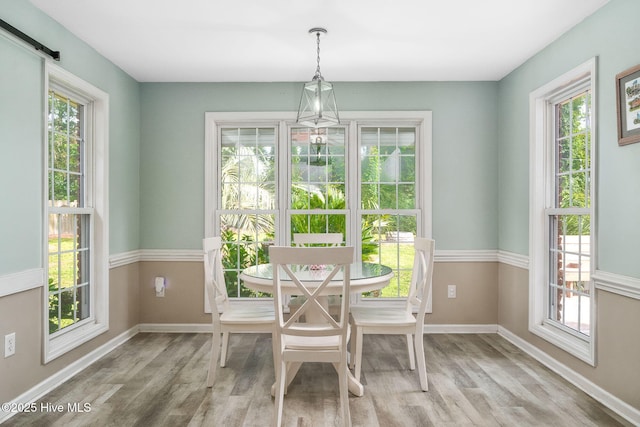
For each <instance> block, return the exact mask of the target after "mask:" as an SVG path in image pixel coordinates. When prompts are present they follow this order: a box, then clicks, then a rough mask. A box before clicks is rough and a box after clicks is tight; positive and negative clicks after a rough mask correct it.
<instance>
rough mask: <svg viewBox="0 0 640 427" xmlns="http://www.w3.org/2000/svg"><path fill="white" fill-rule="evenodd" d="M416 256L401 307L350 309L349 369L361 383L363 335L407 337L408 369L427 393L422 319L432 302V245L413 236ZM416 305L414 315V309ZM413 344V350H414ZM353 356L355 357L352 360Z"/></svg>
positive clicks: (433, 247) (433, 243)
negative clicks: (407, 293)
mask: <svg viewBox="0 0 640 427" xmlns="http://www.w3.org/2000/svg"><path fill="white" fill-rule="evenodd" d="M414 248H415V256H414V262H413V272H412V274H411V285H410V288H409V297H408V298H407V303H406V304H405V306H404V308H381V307H352V308H351V327H352V334H353V336H354V339H352V340H351V356H352V358H351V361H350V366H351V368H353V369H354V375H355V377H356V379H357V380H358V381H359V380H360V373H361V370H362V347H363V336H364V335H365V334H387V335H406V337H407V351H408V353H409V368H410V369H411V370H415V368H416V354H417V359H418V373H419V376H420V387H421V388H422V391H428V389H429V386H428V383H427V369H426V365H425V359H424V341H423V334H424V316H425V310H426V307H427V303H428V301H429V300H430V299H431V279H432V275H433V254H434V250H435V242H434V241H433V240H431V239H425V238H421V237H416V238H415V240H414ZM415 306H417V313H416V315H415V316H414V315H413V313H412V311H413V307H415ZM414 343H415V349H414ZM354 355H355V357H354Z"/></svg>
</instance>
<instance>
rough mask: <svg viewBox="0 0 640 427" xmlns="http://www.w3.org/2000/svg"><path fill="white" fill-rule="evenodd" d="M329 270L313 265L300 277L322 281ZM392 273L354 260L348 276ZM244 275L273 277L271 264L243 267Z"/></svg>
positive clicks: (375, 265) (377, 265)
mask: <svg viewBox="0 0 640 427" xmlns="http://www.w3.org/2000/svg"><path fill="white" fill-rule="evenodd" d="M330 271H331V270H329V269H328V268H326V267H325V266H321V265H318V266H313V267H312V268H310V269H308V270H306V271H302V272H300V274H301V276H300V278H301V279H302V280H305V281H310V282H313V281H319V282H320V281H322V280H323V279H324V278H325V277H326V276H327V275H328V274H329V273H330ZM391 273H392V271H391V268H390V267H387V266H386V265H382V264H374V263H370V262H356V263H353V264H351V270H350V275H349V277H350V278H351V280H361V279H372V278H376V277H381V276H387V275H390V274H391ZM242 274H243V275H244V276H248V277H253V278H256V279H263V280H265V279H269V280H272V279H273V266H272V265H271V264H259V265H254V266H252V267H248V268H245V269H244V270H243V271H242ZM341 274H342V273H338V274H336V277H335V279H336V280H340V279H341V278H342V275H341ZM287 279H288V277H286V275H283V276H282V280H287Z"/></svg>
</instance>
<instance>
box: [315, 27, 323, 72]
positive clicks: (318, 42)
mask: <svg viewBox="0 0 640 427" xmlns="http://www.w3.org/2000/svg"><path fill="white" fill-rule="evenodd" d="M316 37H317V41H316V43H317V45H318V49H317V60H318V66H317V67H316V75H315V76H314V78H313V79H314V80H316V79H319V80H324V79H323V78H322V73H321V72H320V31H318V32H317V33H316Z"/></svg>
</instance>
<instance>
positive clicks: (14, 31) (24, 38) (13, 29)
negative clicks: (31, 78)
mask: <svg viewBox="0 0 640 427" xmlns="http://www.w3.org/2000/svg"><path fill="white" fill-rule="evenodd" d="M0 27H2V28H3V29H5V30H6V31H7V32H9V33H11V34H13V35H14V36H16V37H18V38H19V39H20V40H22V41H24V42H26V43H28V44H30V45H31V46H33V47H34V48H35V49H36V50H40V51H42V52H43V53H46V54H47V55H49V56H50V57H52V58H53V59H55V60H56V61H60V51H59V50H51V49H49V48H48V47H46V46H45V45H43V44H42V43H40V42H39V41H37V40H34V39H32V38H31V37H29V36H28V35H26V34H25V33H23V32H22V31H20V30H19V29H17V28H16V27H13V26H12V25H10V24H8V23H7V22H6V21H3V20H2V19H0Z"/></svg>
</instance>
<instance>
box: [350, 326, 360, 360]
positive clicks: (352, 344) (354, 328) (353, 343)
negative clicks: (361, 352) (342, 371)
mask: <svg viewBox="0 0 640 427" xmlns="http://www.w3.org/2000/svg"><path fill="white" fill-rule="evenodd" d="M350 328H351V339H350V341H349V369H353V368H354V367H355V365H356V334H357V333H358V327H357V326H356V325H350Z"/></svg>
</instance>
